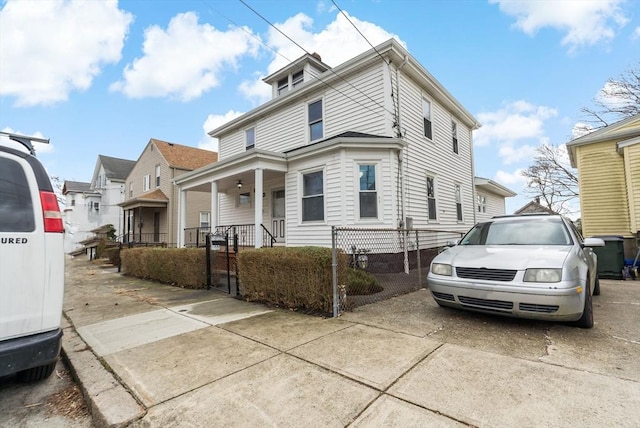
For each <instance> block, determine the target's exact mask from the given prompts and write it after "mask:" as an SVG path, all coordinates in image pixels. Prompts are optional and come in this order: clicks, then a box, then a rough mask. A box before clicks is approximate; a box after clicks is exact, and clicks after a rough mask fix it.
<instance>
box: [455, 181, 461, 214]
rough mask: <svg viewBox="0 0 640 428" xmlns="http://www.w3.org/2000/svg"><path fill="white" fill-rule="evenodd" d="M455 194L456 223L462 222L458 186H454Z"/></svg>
mask: <svg viewBox="0 0 640 428" xmlns="http://www.w3.org/2000/svg"><path fill="white" fill-rule="evenodd" d="M455 192H456V219H457V220H458V221H462V195H461V190H460V185H459V184H456V185H455Z"/></svg>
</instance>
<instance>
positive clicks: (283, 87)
mask: <svg viewBox="0 0 640 428" xmlns="http://www.w3.org/2000/svg"><path fill="white" fill-rule="evenodd" d="M284 81H286V82H287V83H282V82H284ZM276 85H277V93H278V95H282V94H284V93H287V92H289V76H288V75H287V77H283V78H282V79H278V83H277V84H276Z"/></svg>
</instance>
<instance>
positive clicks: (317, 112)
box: [308, 100, 324, 141]
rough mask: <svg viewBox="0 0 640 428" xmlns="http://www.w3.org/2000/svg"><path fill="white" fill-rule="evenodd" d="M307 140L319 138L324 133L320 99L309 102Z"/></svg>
mask: <svg viewBox="0 0 640 428" xmlns="http://www.w3.org/2000/svg"><path fill="white" fill-rule="evenodd" d="M308 113H309V114H308V116H309V141H314V140H319V139H320V138H322V136H323V135H324V130H323V123H322V100H318V101H316V102H313V103H311V104H309V112H308Z"/></svg>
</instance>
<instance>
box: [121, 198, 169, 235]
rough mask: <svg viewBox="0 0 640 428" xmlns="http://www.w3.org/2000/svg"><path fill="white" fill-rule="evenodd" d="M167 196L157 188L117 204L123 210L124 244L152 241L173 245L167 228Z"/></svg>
mask: <svg viewBox="0 0 640 428" xmlns="http://www.w3.org/2000/svg"><path fill="white" fill-rule="evenodd" d="M168 204H169V198H167V196H166V195H165V194H164V193H163V192H162V191H161V190H159V189H157V190H154V191H153V192H150V193H147V194H144V195H140V196H139V197H137V198H133V199H129V200H127V201H125V202H122V203H121V204H119V205H120V206H121V207H122V211H123V225H124V229H123V234H122V236H121V237H119V238H120V239H119V240H120V241H121V242H122V243H124V244H129V243H145V244H148V243H153V244H165V245H171V246H172V245H173V244H175V242H171V236H170V235H171V234H170V233H169V229H168V223H169V222H168V208H167V207H168Z"/></svg>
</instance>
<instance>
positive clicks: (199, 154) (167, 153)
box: [149, 138, 218, 171]
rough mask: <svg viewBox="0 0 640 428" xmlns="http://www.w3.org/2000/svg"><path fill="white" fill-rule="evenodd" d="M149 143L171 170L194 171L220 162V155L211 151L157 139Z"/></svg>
mask: <svg viewBox="0 0 640 428" xmlns="http://www.w3.org/2000/svg"><path fill="white" fill-rule="evenodd" d="M149 142H150V143H152V144H154V145H155V146H156V147H157V148H158V150H159V151H160V153H161V154H162V157H164V158H165V160H166V161H167V163H168V164H169V166H170V167H171V168H178V169H184V170H188V171H192V170H194V169H198V168H201V167H203V166H205V165H208V164H210V163H213V162H217V161H218V153H216V152H212V151H210V150H204V149H197V148H195V147H189V146H183V145H182V144H175V143H169V142H167V141H162V140H157V139H155V138H152V139H151V140H149Z"/></svg>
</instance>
